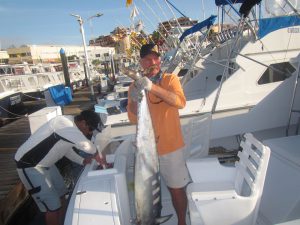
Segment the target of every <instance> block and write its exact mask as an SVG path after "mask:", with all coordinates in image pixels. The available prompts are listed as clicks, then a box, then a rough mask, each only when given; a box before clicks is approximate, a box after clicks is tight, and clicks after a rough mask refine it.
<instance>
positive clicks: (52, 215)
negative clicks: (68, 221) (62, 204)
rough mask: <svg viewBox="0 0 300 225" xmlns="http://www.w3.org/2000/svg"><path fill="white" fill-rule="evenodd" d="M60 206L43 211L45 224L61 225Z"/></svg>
mask: <svg viewBox="0 0 300 225" xmlns="http://www.w3.org/2000/svg"><path fill="white" fill-rule="evenodd" d="M61 211H62V208H60V209H58V210H55V211H47V212H46V213H45V221H46V224H47V225H61V221H60V215H61V214H62V212H61Z"/></svg>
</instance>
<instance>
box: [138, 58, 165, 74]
mask: <svg viewBox="0 0 300 225" xmlns="http://www.w3.org/2000/svg"><path fill="white" fill-rule="evenodd" d="M140 64H141V66H142V68H143V70H144V73H145V75H146V76H147V77H152V76H155V75H156V74H158V73H159V71H160V64H161V62H160V57H159V56H157V55H156V54H155V53H150V54H148V55H146V56H145V57H144V58H141V60H140Z"/></svg>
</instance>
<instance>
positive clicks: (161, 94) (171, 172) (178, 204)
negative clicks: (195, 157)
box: [127, 44, 190, 225]
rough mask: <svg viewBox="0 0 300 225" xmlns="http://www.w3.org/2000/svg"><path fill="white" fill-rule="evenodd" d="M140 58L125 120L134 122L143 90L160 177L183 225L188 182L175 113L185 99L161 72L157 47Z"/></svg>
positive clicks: (172, 78)
mask: <svg viewBox="0 0 300 225" xmlns="http://www.w3.org/2000/svg"><path fill="white" fill-rule="evenodd" d="M140 57H141V60H140V64H141V67H142V68H143V70H144V76H143V77H142V78H140V79H139V80H137V81H135V82H133V83H132V84H131V86H130V88H129V99H128V106H127V111H128V117H129V120H130V121H131V122H132V123H136V122H137V118H136V115H137V100H138V96H139V94H140V91H141V90H143V89H145V90H146V95H147V100H148V105H149V110H150V114H151V118H152V123H153V128H154V134H155V138H156V145H157V151H158V154H159V163H160V173H161V175H162V177H163V179H164V181H165V182H166V185H167V186H168V188H169V191H170V193H171V196H172V202H173V206H174V208H175V211H176V213H177V217H178V225H185V224H186V222H185V216H186V209H187V197H186V193H185V187H186V185H187V184H188V182H189V181H190V178H189V173H188V170H187V167H186V164H185V160H184V153H183V150H182V148H183V147H184V142H183V137H182V133H181V125H180V119H179V112H178V109H182V108H183V107H184V106H185V104H186V99H185V96H184V93H183V90H182V87H181V84H180V81H179V79H178V77H177V76H176V75H174V74H166V73H164V74H163V73H162V72H161V70H160V66H161V60H160V54H159V52H158V47H157V46H156V45H154V44H146V45H143V46H142V47H141V50H140Z"/></svg>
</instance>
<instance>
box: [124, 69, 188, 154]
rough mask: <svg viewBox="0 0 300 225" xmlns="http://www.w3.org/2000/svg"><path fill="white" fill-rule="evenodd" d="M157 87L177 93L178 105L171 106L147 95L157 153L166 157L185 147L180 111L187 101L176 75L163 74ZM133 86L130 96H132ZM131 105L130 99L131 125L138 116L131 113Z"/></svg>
mask: <svg viewBox="0 0 300 225" xmlns="http://www.w3.org/2000/svg"><path fill="white" fill-rule="evenodd" d="M132 85H133V84H131V86H132ZM155 85H159V86H160V87H162V88H164V89H165V90H168V91H171V92H173V93H175V94H176V96H177V98H176V103H175V104H174V105H170V104H167V103H165V102H164V101H163V100H162V99H161V98H159V97H157V96H155V95H154V94H152V93H150V92H148V93H147V100H148V105H149V110H150V114H151V118H152V124H153V129H154V134H155V138H156V145H157V151H158V154H159V155H164V154H167V153H170V152H173V151H176V150H177V149H179V148H182V147H183V146H184V142H183V137H182V133H181V125H180V119H179V112H178V109H181V108H183V107H184V106H185V104H186V99H185V96H184V93H183V90H182V87H181V84H180V81H179V79H178V77H177V76H176V75H174V74H163V76H162V78H161V80H160V81H159V82H158V83H157V84H155ZM131 86H130V88H129V93H128V96H130V89H131ZM131 104H134V103H133V102H132V101H131V99H130V98H129V99H128V106H127V112H128V118H129V120H130V122H131V123H136V122H137V118H136V115H135V114H133V113H132V112H131V111H130V107H131Z"/></svg>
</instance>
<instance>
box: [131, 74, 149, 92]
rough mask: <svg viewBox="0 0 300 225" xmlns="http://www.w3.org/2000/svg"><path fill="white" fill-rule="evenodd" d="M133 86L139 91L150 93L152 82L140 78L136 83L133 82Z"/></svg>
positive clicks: (145, 78)
mask: <svg viewBox="0 0 300 225" xmlns="http://www.w3.org/2000/svg"><path fill="white" fill-rule="evenodd" d="M134 86H136V88H137V89H138V90H139V91H141V90H144V89H145V90H147V91H151V88H152V81H151V80H149V78H148V77H142V78H140V79H138V80H137V81H135V82H134Z"/></svg>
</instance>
